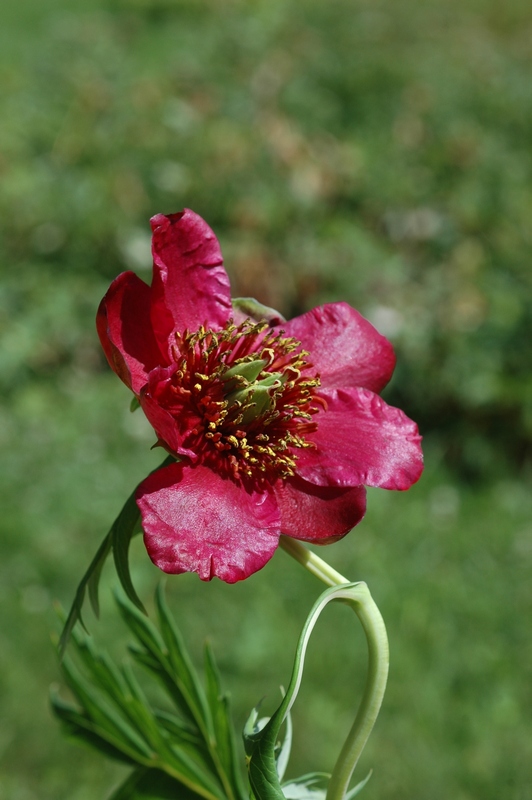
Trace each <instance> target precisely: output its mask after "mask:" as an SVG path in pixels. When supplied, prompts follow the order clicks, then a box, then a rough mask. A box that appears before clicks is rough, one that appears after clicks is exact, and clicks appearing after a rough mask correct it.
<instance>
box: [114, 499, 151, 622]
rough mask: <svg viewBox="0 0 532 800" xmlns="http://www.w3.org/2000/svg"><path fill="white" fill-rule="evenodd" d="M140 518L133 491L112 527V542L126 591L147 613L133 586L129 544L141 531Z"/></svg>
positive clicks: (116, 567) (119, 574)
mask: <svg viewBox="0 0 532 800" xmlns="http://www.w3.org/2000/svg"><path fill="white" fill-rule="evenodd" d="M139 520H140V511H139V508H138V506H137V503H136V500H135V492H133V493H132V494H131V495H130V496H129V497H128V499H127V500H126V503H125V505H124V507H123V509H122V511H121V512H120V514H119V515H118V517H117V519H116V520H115V522H114V524H113V527H112V528H111V544H112V548H113V558H114V562H115V569H116V574H117V575H118V577H119V579H120V583H121V584H122V588H123V590H124V592H125V593H126V595H127V596H128V598H129V599H130V600H131V602H132V603H134V605H136V606H137V608H139V609H140V610H141V611H143V612H144V613H146V609H145V608H144V606H143V605H142V602H141V600H140V598H139V596H138V594H137V592H136V591H135V587H134V586H133V581H132V580H131V573H130V570H129V545H130V544H131V539H132V538H133V536H134V535H135V534H136V533H140V527H139Z"/></svg>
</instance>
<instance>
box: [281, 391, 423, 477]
mask: <svg viewBox="0 0 532 800" xmlns="http://www.w3.org/2000/svg"><path fill="white" fill-rule="evenodd" d="M320 395H321V396H322V397H323V398H324V399H325V400H326V402H327V405H328V409H327V411H323V412H320V413H319V414H317V415H316V417H315V418H314V419H315V420H316V421H317V423H318V429H317V431H315V432H314V433H312V434H309V435H308V437H307V438H308V440H309V441H312V442H314V444H315V445H316V448H309V449H305V450H303V451H301V454H300V456H299V460H298V465H297V472H298V474H299V475H301V477H303V478H305V480H307V481H309V482H310V483H315V484H317V485H318V486H359V485H361V484H362V485H364V486H380V487H381V488H382V489H400V490H404V489H408V488H409V487H410V486H411V485H412V484H413V483H415V482H416V481H417V480H418V479H419V477H420V476H421V473H422V471H423V454H422V451H421V445H420V442H421V436H420V435H419V432H418V428H417V425H416V424H415V422H412V420H411V419H409V418H408V417H407V416H406V414H404V413H403V412H402V411H401V410H400V409H398V408H394V407H393V406H389V405H388V404H387V403H385V402H384V400H383V399H382V398H381V397H379V396H378V395H377V394H374V393H373V392H370V391H368V390H366V389H350V390H344V389H330V390H328V391H327V390H326V391H320Z"/></svg>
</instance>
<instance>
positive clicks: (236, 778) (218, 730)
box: [205, 643, 245, 797]
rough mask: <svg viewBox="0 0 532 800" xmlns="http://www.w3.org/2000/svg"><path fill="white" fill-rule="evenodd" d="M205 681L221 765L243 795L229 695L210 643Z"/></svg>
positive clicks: (206, 658) (235, 787) (206, 655)
mask: <svg viewBox="0 0 532 800" xmlns="http://www.w3.org/2000/svg"><path fill="white" fill-rule="evenodd" d="M205 683H206V689H207V702H208V704H209V708H210V712H211V717H212V721H213V726H214V738H215V742H216V750H217V753H218V758H219V761H220V765H221V767H222V769H223V770H224V773H225V775H226V777H227V779H228V780H229V782H230V783H231V786H232V789H233V794H234V795H235V796H236V797H243V796H244V795H245V789H244V784H243V780H242V774H241V771H240V764H239V761H238V759H237V755H236V752H237V751H236V741H235V735H234V728H233V724H232V721H231V712H230V704H229V696H228V695H227V694H225V693H223V692H222V688H221V681H220V673H219V671H218V667H217V665H216V661H215V660H214V653H213V652H212V648H211V647H210V645H209V644H208V643H207V644H206V646H205Z"/></svg>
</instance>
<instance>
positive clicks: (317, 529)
mask: <svg viewBox="0 0 532 800" xmlns="http://www.w3.org/2000/svg"><path fill="white" fill-rule="evenodd" d="M275 495H276V497H277V502H278V504H279V510H280V512H281V531H282V533H284V534H286V535H287V536H291V537H292V538H294V539H302V540H303V541H306V542H313V543H314V544H331V543H332V542H336V541H338V539H342V538H343V537H344V536H345V535H346V533H349V531H350V530H351V529H352V528H354V527H355V525H358V523H359V522H360V521H361V519H362V518H363V516H364V514H365V512H366V490H365V489H364V487H363V486H355V487H354V488H347V489H343V488H337V487H336V486H316V485H315V484H312V483H308V482H307V481H305V480H303V478H300V477H298V476H297V475H296V476H294V477H293V478H289V479H288V480H287V481H283V482H281V481H279V482H278V483H277V484H276V485H275Z"/></svg>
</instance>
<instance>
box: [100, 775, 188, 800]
mask: <svg viewBox="0 0 532 800" xmlns="http://www.w3.org/2000/svg"><path fill="white" fill-rule="evenodd" d="M197 797H198V796H197V795H196V794H194V792H192V791H191V790H189V789H188V788H187V787H186V786H183V784H182V783H179V782H178V781H176V780H174V778H171V777H170V776H169V775H166V774H165V773H164V772H161V771H160V770H156V769H142V768H141V769H136V770H135V771H134V772H133V773H132V774H131V775H130V776H129V778H127V780H126V781H125V782H124V783H123V784H122V785H121V786H119V787H118V789H116V791H115V792H114V793H113V794H112V795H111V797H110V798H109V800H176V798H179V800H197Z"/></svg>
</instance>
